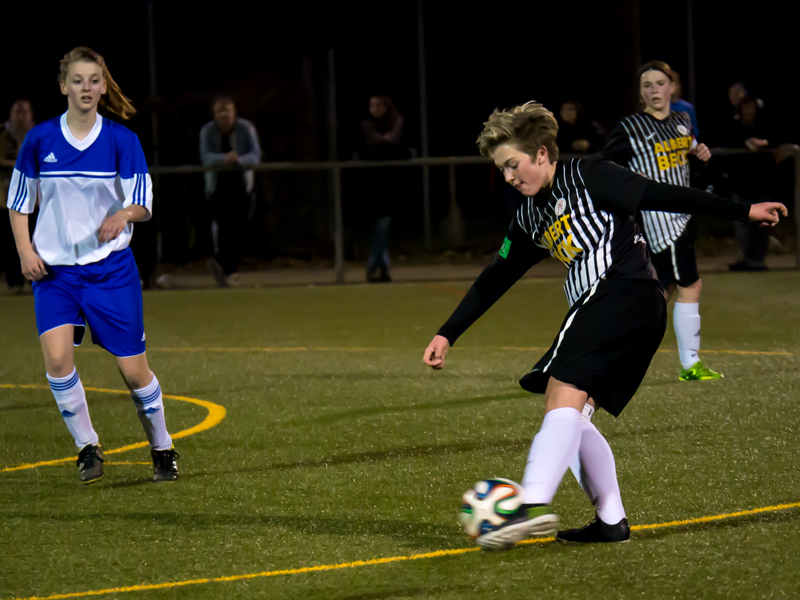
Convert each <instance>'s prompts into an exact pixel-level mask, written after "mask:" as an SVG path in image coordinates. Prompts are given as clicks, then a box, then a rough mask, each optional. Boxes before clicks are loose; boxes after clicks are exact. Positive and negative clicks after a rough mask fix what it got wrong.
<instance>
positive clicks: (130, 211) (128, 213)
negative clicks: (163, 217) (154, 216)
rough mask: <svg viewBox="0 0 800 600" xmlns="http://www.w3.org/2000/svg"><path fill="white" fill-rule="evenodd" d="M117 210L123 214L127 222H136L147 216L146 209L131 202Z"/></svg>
mask: <svg viewBox="0 0 800 600" xmlns="http://www.w3.org/2000/svg"><path fill="white" fill-rule="evenodd" d="M119 212H121V213H122V214H123V215H125V218H126V219H127V220H128V223H138V222H139V221H142V220H144V219H145V217H147V209H146V208H145V207H144V206H141V205H139V204H131V205H130V206H129V207H127V208H123V209H122V210H121V211H119Z"/></svg>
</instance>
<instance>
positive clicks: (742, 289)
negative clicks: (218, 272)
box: [0, 272, 800, 600]
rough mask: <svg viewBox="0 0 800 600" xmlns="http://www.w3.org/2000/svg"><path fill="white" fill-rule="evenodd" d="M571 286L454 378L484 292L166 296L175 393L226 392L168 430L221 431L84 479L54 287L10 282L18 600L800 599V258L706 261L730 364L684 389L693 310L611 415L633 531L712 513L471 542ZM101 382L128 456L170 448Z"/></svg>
mask: <svg viewBox="0 0 800 600" xmlns="http://www.w3.org/2000/svg"><path fill="white" fill-rule="evenodd" d="M561 283H562V282H561V281H556V280H537V279H526V280H523V281H521V282H520V283H518V284H517V285H516V286H515V287H514V288H513V289H512V290H511V291H510V292H509V293H508V294H507V295H506V296H505V297H504V298H503V299H502V300H501V301H500V302H499V303H498V304H497V305H496V306H495V307H494V308H493V309H492V310H491V311H490V312H489V313H487V314H486V315H485V316H484V317H483V319H482V320H481V321H479V322H478V323H477V324H476V325H475V326H474V327H473V328H472V329H471V330H470V331H469V332H467V334H465V335H464V336H463V337H462V338H461V340H459V343H458V344H457V345H456V347H455V348H453V349H452V350H451V352H450V354H449V356H448V362H447V366H446V369H445V370H444V371H442V372H433V371H431V370H429V369H427V368H426V367H424V366H423V365H422V362H421V356H422V351H423V349H424V348H425V346H426V345H427V343H428V342H429V341H430V338H431V337H432V336H433V334H434V333H435V332H436V330H437V328H438V326H439V325H440V324H441V323H442V322H443V321H444V319H445V318H446V317H447V316H448V315H449V314H450V311H451V310H452V309H453V308H454V306H455V304H456V303H457V302H458V300H459V294H460V293H463V292H464V291H465V290H466V289H467V287H468V285H469V283H468V282H463V283H461V282H459V283H441V284H436V285H430V284H402V285H400V284H397V285H383V286H363V285H360V286H342V287H333V286H331V287H313V288H275V289H260V290H259V289H239V290H207V291H197V292H186V291H183V292H156V293H146V294H145V321H146V326H147V341H148V355H149V358H150V364H151V367H152V368H153V370H154V372H155V373H156V374H157V375H158V377H159V380H160V381H161V385H162V388H163V390H164V393H165V394H168V395H173V396H181V397H188V398H192V399H199V400H202V401H205V402H206V405H205V407H204V406H200V405H198V404H194V403H191V402H187V401H182V400H176V399H167V400H165V407H166V415H167V424H168V426H169V428H170V430H171V432H173V433H176V432H179V431H184V430H187V429H188V430H190V433H191V428H193V427H195V426H197V425H200V424H204V425H203V426H204V427H208V426H209V425H211V427H209V428H206V429H205V430H202V431H198V432H196V433H191V434H190V435H187V436H185V437H182V438H180V439H177V440H176V442H175V444H176V448H177V449H178V451H179V452H180V453H181V460H180V469H181V478H180V480H179V481H178V482H176V483H174V484H154V483H152V482H150V481H149V478H150V476H151V474H152V467H151V466H149V465H148V464H145V463H148V461H149V454H148V452H147V450H146V449H145V448H142V447H139V448H135V449H132V450H129V451H125V452H119V453H116V454H111V453H110V452H109V453H108V454H107V457H106V458H107V461H108V463H107V466H106V475H105V477H104V479H103V480H102V481H100V482H98V483H96V484H93V485H90V486H82V485H81V484H80V483H79V482H78V479H77V468H76V467H75V464H74V456H75V454H76V449H75V447H74V444H73V443H72V440H71V438H70V436H69V434H68V432H67V431H66V428H65V427H64V424H63V421H62V419H61V417H60V415H59V414H58V410H57V409H56V407H55V403H54V401H53V398H52V395H51V393H50V391H49V389H48V388H47V387H45V385H46V383H47V382H46V380H45V378H44V370H43V363H42V358H41V353H40V350H39V345H38V340H37V337H36V333H35V322H34V315H33V301H32V299H31V298H30V297H2V298H0V319H1V322H2V328H0V385H2V386H4V387H2V388H0V414H2V419H0V440H2V443H1V444H0V469H2V472H0V540H1V541H0V556H2V561H0V562H1V566H0V599H2V600H6V599H10V598H31V597H45V598H48V597H51V598H73V597H75V598H80V597H100V598H124V599H127V600H137V599H142V598H148V599H151V598H155V599H159V600H161V599H163V600H170V599H174V598H193V599H194V598H199V599H205V598H226V599H228V598H303V599H311V598H349V599H352V600H355V599H358V600H368V599H389V598H437V599H445V598H453V599H454V598H465V597H469V596H474V597H489V596H499V595H500V594H502V596H503V597H504V598H589V597H594V598H623V599H627V598H701V597H702V598H796V597H800V469H798V466H797V465H798V459H800V440H798V435H799V434H800V402H798V400H799V399H800V394H798V391H799V390H800V333H799V332H800V295H799V294H798V290H800V273H797V272H781V273H777V272H772V273H758V274H738V275H733V274H730V275H729V274H725V275H707V276H705V277H704V284H705V285H704V292H703V304H702V314H703V348H704V351H703V352H701V355H702V356H703V358H704V359H705V361H706V362H707V363H708V364H709V365H710V366H712V368H715V369H717V370H719V371H721V372H723V373H724V374H725V376H726V377H725V379H724V380H723V381H720V382H704V383H681V382H678V381H677V372H678V362H677V353H676V352H675V351H674V349H675V347H676V345H675V338H674V334H673V333H672V328H671V325H670V327H669V328H668V330H667V335H666V337H665V341H664V343H663V345H662V352H660V353H659V354H658V355H657V356H656V358H655V360H654V362H653V365H652V366H651V369H650V372H649V374H648V376H647V378H646V379H645V382H644V384H643V386H642V388H641V389H640V391H639V393H638V394H637V395H636V397H635V398H634V399H633V401H632V402H631V404H630V405H629V406H628V408H627V409H626V410H625V412H624V413H623V414H622V415H621V417H620V418H619V419H618V420H614V419H613V418H612V417H610V416H609V415H608V414H606V413H602V412H601V413H599V414H598V415H597V416H596V417H595V418H594V422H595V423H596V424H597V426H598V427H599V429H600V430H601V431H602V432H603V433H604V434H606V435H607V437H608V439H609V443H610V444H611V447H612V449H613V451H614V453H615V456H616V460H617V469H618V474H619V479H620V485H621V489H622V495H623V500H624V502H625V506H626V510H627V513H628V520H629V521H630V523H631V524H632V525H656V524H663V523H669V522H673V521H676V520H689V521H690V522H689V523H686V524H683V525H669V526H666V527H659V528H645V529H641V530H638V531H635V532H634V533H633V536H632V541H631V543H629V544H618V545H612V546H603V545H601V546H591V547H574V546H560V545H557V544H555V543H553V542H541V543H534V544H529V545H525V546H521V547H518V548H516V549H513V550H511V551H508V552H497V553H485V552H480V551H467V552H460V551H459V550H460V549H470V548H471V547H472V544H471V541H470V540H469V539H468V538H467V537H466V536H465V535H464V534H463V533H462V531H461V530H460V527H459V525H458V524H457V520H456V519H457V513H458V508H459V506H460V499H461V494H462V492H463V491H464V490H466V489H467V488H468V487H469V486H470V485H471V484H473V483H474V482H475V481H477V480H479V479H482V478H485V477H491V476H505V477H510V478H512V479H516V480H519V479H521V476H522V470H523V468H524V464H525V460H526V457H527V453H528V448H529V446H530V441H531V438H532V437H533V435H534V434H535V433H536V431H537V429H538V427H539V424H540V423H541V419H542V416H543V415H542V402H541V400H540V399H538V398H536V397H533V398H532V397H531V396H529V395H528V394H526V393H525V392H524V391H523V390H521V389H520V388H519V387H518V385H517V379H518V378H519V376H521V375H522V374H524V373H525V372H526V371H527V370H528V369H529V368H530V367H531V366H532V365H533V364H534V362H535V361H536V360H537V358H538V357H539V355H540V354H541V353H542V352H543V350H544V349H545V348H546V347H547V346H548V345H549V344H550V343H551V341H552V338H553V336H554V335H555V333H556V332H557V330H558V327H559V325H560V323H561V320H562V318H563V315H564V314H565V312H566V302H565V299H564V295H563V292H562V291H561ZM76 362H77V366H78V370H79V372H80V374H81V378H82V380H83V383H84V386H86V387H87V388H89V387H92V388H99V389H110V390H120V389H122V388H123V384H122V381H121V380H120V378H119V375H118V373H117V372H116V369H115V366H114V363H113V361H112V359H111V358H110V357H109V356H108V355H107V354H105V353H104V352H102V351H100V350H98V349H96V348H95V347H92V345H91V344H90V343H88V342H84V346H83V347H82V348H80V349H79V350H78V351H77V353H76ZM624 368H625V365H620V369H624ZM23 385H33V386H36V387H29V388H23V387H20V386H23ZM87 398H88V401H89V406H90V410H91V415H92V419H93V422H94V425H95V428H96V429H97V430H98V433H99V434H100V439H101V443H102V444H103V446H104V448H105V449H106V451H107V452H108V451H109V450H112V449H115V448H120V447H125V446H127V445H131V444H135V443H137V442H140V441H141V440H142V439H144V435H143V433H142V431H141V428H140V425H139V422H138V420H137V418H136V415H135V411H134V409H133V406H132V403H131V401H130V398H129V397H128V396H127V394H122V393H110V392H97V391H87ZM208 403H213V404H208ZM217 405H218V406H219V407H224V410H225V414H224V417H223V415H222V412H223V411H222V409H221V408H218V407H217ZM220 419H221V420H220ZM215 422H216V424H214V423H215ZM62 457H70V459H69V462H63V463H57V464H54V465H43V466H38V467H33V468H24V469H17V470H8V469H9V468H13V467H15V466H20V465H23V464H26V463H27V464H31V463H37V462H41V461H49V460H52V459H59V458H62ZM787 504H788V505H794V506H789V507H784V508H783V509H780V510H776V509H772V508H770V509H769V510H767V511H764V512H757V513H750V514H744V515H742V516H739V517H729V518H720V519H716V520H710V521H700V519H702V518H703V517H710V516H715V515H723V514H728V513H736V512H741V511H750V510H752V509H757V508H760V507H774V506H776V505H787ZM555 506H556V509H557V511H558V513H559V514H560V516H561V519H562V523H563V524H564V525H566V526H569V527H572V526H579V525H582V524H584V523H585V522H587V521H588V520H590V519H591V517H592V511H591V507H590V505H589V504H588V502H587V500H586V499H585V497H584V496H583V493H582V491H581V490H580V488H579V487H578V485H577V483H576V482H575V481H574V479H573V478H572V476H571V474H569V473H568V474H567V476H566V477H565V479H564V482H563V483H562V486H561V488H560V489H559V492H558V494H557V495H556V498H555ZM442 550H444V551H452V552H444V553H440V554H439V555H433V556H430V553H434V552H436V551H442ZM413 555H422V557H419V558H416V559H410V560H393V561H387V562H381V561H376V560H374V559H386V558H394V557H409V556H413ZM354 561H366V563H367V564H359V563H358V562H355V564H351V563H354ZM369 561H373V562H369ZM334 565H341V566H342V567H341V568H337V569H331V570H327V569H319V570H314V569H308V568H309V567H319V566H334ZM247 575H255V576H253V577H243V576H247ZM226 578H227V579H226ZM158 584H164V585H163V586H158ZM118 588H122V589H118ZM125 588H130V589H125ZM103 590H106V591H103Z"/></svg>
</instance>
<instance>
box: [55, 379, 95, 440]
mask: <svg viewBox="0 0 800 600" xmlns="http://www.w3.org/2000/svg"><path fill="white" fill-rule="evenodd" d="M47 380H48V381H49V382H50V389H51V390H52V391H53V396H55V399H56V404H57V405H58V410H60V411H61V416H62V417H64V423H66V424H67V429H69V432H70V433H71V434H72V437H73V438H75V445H76V446H77V447H78V449H79V450H80V449H82V448H83V447H84V446H86V445H87V444H92V445H93V446H96V445H97V442H98V437H97V432H95V430H94V427H92V419H91V418H89V406H88V405H87V404H86V392H85V391H84V390H83V384H82V383H81V378H80V377H78V371H77V370H76V369H75V367H73V368H72V373H70V374H69V375H67V376H66V377H50V375H47Z"/></svg>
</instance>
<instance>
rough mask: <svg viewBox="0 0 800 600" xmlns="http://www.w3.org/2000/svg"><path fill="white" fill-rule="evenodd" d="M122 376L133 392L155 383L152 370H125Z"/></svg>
mask: <svg viewBox="0 0 800 600" xmlns="http://www.w3.org/2000/svg"><path fill="white" fill-rule="evenodd" d="M122 376H123V377H124V378H125V381H127V382H128V387H130V388H131V389H133V390H140V389H142V388H145V387H147V386H148V385H150V383H151V382H152V381H153V377H154V375H153V372H152V371H150V369H130V370H127V371H126V370H123V371H122Z"/></svg>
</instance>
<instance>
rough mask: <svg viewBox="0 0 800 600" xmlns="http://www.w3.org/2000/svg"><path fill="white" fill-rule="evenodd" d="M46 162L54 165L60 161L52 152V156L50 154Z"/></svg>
mask: <svg viewBox="0 0 800 600" xmlns="http://www.w3.org/2000/svg"><path fill="white" fill-rule="evenodd" d="M44 162H46V163H54V162H58V159H57V158H56V155H55V154H53V153H52V152H51V153H50V154H48V155H47V156H46V157H45V159H44Z"/></svg>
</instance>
